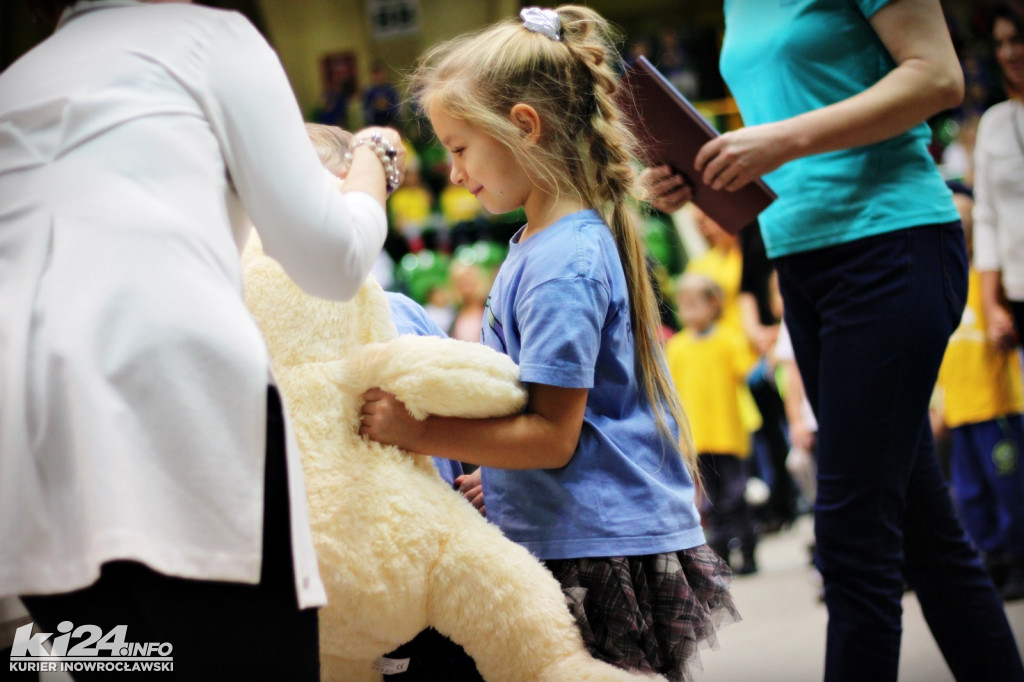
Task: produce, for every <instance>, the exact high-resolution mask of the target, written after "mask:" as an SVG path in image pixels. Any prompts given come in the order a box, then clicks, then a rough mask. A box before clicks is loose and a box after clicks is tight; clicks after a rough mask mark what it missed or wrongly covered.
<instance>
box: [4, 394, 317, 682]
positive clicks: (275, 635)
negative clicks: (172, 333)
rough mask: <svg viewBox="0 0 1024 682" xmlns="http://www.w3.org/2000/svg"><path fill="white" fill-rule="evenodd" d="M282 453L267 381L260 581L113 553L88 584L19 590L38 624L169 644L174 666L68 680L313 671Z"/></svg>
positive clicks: (282, 676)
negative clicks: (58, 590)
mask: <svg viewBox="0 0 1024 682" xmlns="http://www.w3.org/2000/svg"><path fill="white" fill-rule="evenodd" d="M284 453H285V440H284V420H283V417H282V412H281V402H280V399H279V397H278V395H277V391H276V390H275V389H274V388H273V387H270V390H269V394H268V399H267V462H266V472H265V478H266V487H265V492H264V511H263V514H264V518H263V564H262V569H261V575H260V582H259V584H257V585H246V584H241V583H228V582H214V581H202V580H188V579H184V578H175V577H170V576H166V575H162V574H160V573H157V572H156V571H153V570H152V569H150V568H148V567H146V566H144V565H143V564H140V563H137V562H133V561H112V562H109V563H106V564H104V565H103V567H102V569H101V573H100V577H99V579H98V580H97V581H96V582H95V583H93V584H92V585H90V586H89V587H86V588H83V589H80V590H76V591H74V592H68V593H65V594H54V595H45V596H22V601H23V602H24V604H25V607H26V608H27V609H28V610H29V613H31V614H32V617H33V619H34V620H35V622H36V625H37V626H38V627H39V628H41V629H42V630H43V631H44V632H52V633H57V632H58V630H57V625H58V624H59V623H60V622H61V621H65V620H69V621H71V622H72V623H74V624H75V627H76V628H77V627H78V626H79V625H86V624H88V625H96V626H98V627H99V628H100V629H101V630H102V631H103V633H104V634H106V633H108V632H109V631H110V630H111V629H113V628H114V627H115V626H117V625H126V626H127V632H126V641H127V642H158V643H162V642H167V643H169V644H170V645H171V646H172V647H173V650H172V652H171V654H170V655H171V657H172V658H173V672H153V673H149V674H148V675H147V674H146V673H112V672H100V673H96V672H93V673H74V679H75V680H109V679H112V678H113V677H121V676H123V677H124V678H125V679H126V680H137V679H148V678H152V679H154V680H162V681H163V682H169V681H170V680H188V681H189V682H192V681H193V680H211V681H212V680H218V681H219V680H289V681H306V680H308V681H310V682H312V681H315V680H319V679H320V657H319V642H318V623H317V612H316V610H315V609H306V610H300V609H299V607H298V602H297V600H296V595H295V580H294V576H293V567H292V551H291V529H290V525H289V512H288V475H287V469H286V468H285V456H284ZM55 636H56V634H55ZM51 641H52V638H51ZM79 641H81V640H80V639H79V638H76V639H75V640H73V641H72V644H75V643H77V642H79Z"/></svg>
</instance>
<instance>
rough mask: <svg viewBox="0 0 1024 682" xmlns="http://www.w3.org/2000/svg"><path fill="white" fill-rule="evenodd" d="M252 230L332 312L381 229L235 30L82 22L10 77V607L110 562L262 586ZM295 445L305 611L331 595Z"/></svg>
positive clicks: (4, 256) (6, 257) (171, 12)
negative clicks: (323, 158) (249, 281)
mask: <svg viewBox="0 0 1024 682" xmlns="http://www.w3.org/2000/svg"><path fill="white" fill-rule="evenodd" d="M243 207H244V209H243ZM246 212H248V214H249V216H250V217H251V219H252V222H253V224H255V226H256V229H257V230H258V231H259V232H260V234H261V237H262V240H263V244H264V248H265V250H266V252H267V253H268V254H269V255H271V256H272V257H274V258H276V259H278V260H279V261H280V262H281V263H282V265H284V267H285V268H286V270H287V271H288V273H289V274H290V275H291V276H292V277H293V278H294V279H295V280H296V281H297V282H298V283H299V284H300V285H301V286H303V287H304V288H305V289H306V290H308V291H309V292H311V293H313V294H317V295H320V296H324V297H329V298H335V299H344V298H347V297H350V296H351V295H352V294H354V293H355V291H356V289H357V288H358V286H359V284H360V283H361V282H362V280H363V279H364V277H365V276H366V274H367V272H368V271H369V270H370V268H371V267H372V265H373V262H374V259H375V257H376V255H377V253H378V252H379V250H380V247H381V245H382V244H383V241H384V236H385V233H386V229H387V227H386V218H385V215H384V212H383V209H382V208H381V207H380V206H379V205H378V204H377V203H376V202H375V201H374V200H373V198H372V197H370V196H369V195H366V194H361V193H349V194H344V195H343V194H341V193H340V192H338V190H337V188H336V186H335V184H334V182H333V181H332V178H331V176H330V175H329V174H328V173H327V172H326V171H325V170H324V169H323V168H322V166H321V165H320V163H319V161H318V160H317V157H316V154H315V152H314V151H313V148H312V145H311V143H310V142H309V139H308V137H307V136H306V133H305V130H304V128H303V125H302V120H301V115H300V113H299V109H298V106H297V104H296V102H295V98H294V95H293V94H292V91H291V89H290V87H289V84H288V82H287V79H286V77H285V75H284V71H283V70H282V68H281V65H280V62H279V61H278V59H277V56H276V55H275V54H274V52H273V50H272V49H271V48H270V46H269V45H267V43H266V42H265V41H264V40H263V38H262V37H261V36H260V35H259V34H258V32H257V31H256V30H255V29H254V28H253V26H252V25H251V24H250V23H249V22H248V21H247V20H246V19H244V18H243V17H242V16H241V15H238V14H235V13H231V12H225V11H221V10H215V9H211V8H207V7H200V6H193V5H189V4H166V3H154V4H146V3H138V2H135V1H134V0H99V1H96V2H79V3H78V4H77V5H75V6H74V7H72V8H71V9H70V10H68V11H67V12H66V13H65V14H64V16H63V17H62V19H61V22H60V24H59V25H58V28H57V30H56V32H55V33H54V35H53V36H51V37H50V38H49V39H47V40H46V41H44V42H43V43H42V44H40V45H39V46H37V47H36V48H35V49H33V50H32V51H31V52H29V53H28V54H26V55H25V56H23V57H22V58H21V59H20V60H19V61H18V62H16V63H15V64H14V65H12V66H11V67H10V68H9V69H8V70H7V71H5V72H4V73H3V74H2V75H0V596H2V595H8V594H34V593H53V592H64V591H68V590H72V589H76V588H79V587H82V586H85V585H87V584H89V583H91V582H92V581H93V580H94V579H95V578H96V577H97V576H98V574H99V567H100V565H101V564H102V563H103V562H105V561H108V560H112V559H132V560H137V561H140V562H143V563H145V564H147V565H149V566H150V567H152V568H153V569H155V570H157V571H160V572H162V573H165V574H169V575H174V576H182V577H188V578H196V579H207V580H227V581H239V582H248V583H255V582H258V580H259V577H260V560H261V529H262V519H263V474H264V469H263V466H264V459H265V457H264V444H265V443H264V441H265V428H266V400H267V382H268V378H270V379H269V380H272V377H271V375H270V369H269V360H268V357H267V351H266V347H265V345H264V343H263V340H262V337H261V335H260V332H259V330H258V328H257V326H256V324H255V323H254V321H253V319H252V318H251V316H250V315H249V312H248V310H247V309H246V307H245V305H244V301H243V298H242V278H241V271H240V265H239V251H240V248H241V245H242V244H243V243H244V241H245V238H246V236H247V231H248V227H246V226H247V225H248V224H249V223H248V221H247V220H246ZM293 445H294V440H289V446H290V447H289V449H288V475H289V481H288V483H289V494H290V500H291V521H292V543H293V556H294V565H295V575H296V589H297V593H298V598H299V603H300V605H302V606H304V607H305V606H313V605H319V604H322V603H324V601H325V595H324V591H323V587H322V585H321V583H320V579H319V575H318V572H317V566H316V558H315V556H314V554H313V545H312V540H311V534H310V530H309V524H308V520H307V515H306V506H305V505H306V497H305V491H304V486H303V482H302V470H301V468H300V463H299V457H298V452H297V450H296V449H295V448H294V447H292V446H293Z"/></svg>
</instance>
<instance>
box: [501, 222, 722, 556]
mask: <svg viewBox="0 0 1024 682" xmlns="http://www.w3.org/2000/svg"><path fill="white" fill-rule="evenodd" d="M521 234H522V230H520V231H519V233H517V234H516V236H515V237H513V238H512V241H511V245H510V249H509V254H508V257H507V258H506V260H505V262H504V263H503V264H502V266H501V269H500V270H499V272H498V275H497V277H496V278H495V282H494V286H493V288H492V289H491V295H490V298H489V299H488V302H487V310H486V312H485V314H484V323H483V342H484V343H485V344H487V345H488V346H490V347H491V348H495V349H497V350H499V351H501V352H503V353H507V354H508V355H509V356H510V357H511V358H512V359H513V360H515V361H516V362H517V363H518V364H519V369H520V373H521V378H522V380H523V382H524V383H541V384H547V385H551V386H561V387H566V388H587V389H589V395H588V397H587V406H586V412H585V414H584V418H583V428H582V431H581V433H580V439H579V445H578V446H577V448H576V452H575V453H574V454H573V456H572V459H571V460H570V461H569V464H568V465H566V466H565V467H563V468H561V469H531V470H525V471H511V470H505V469H492V468H486V469H484V471H483V484H484V499H485V500H486V502H487V517H488V519H489V520H490V521H491V522H493V523H495V524H497V526H498V527H499V528H501V530H502V531H503V532H504V533H505V535H506V536H508V537H509V538H510V539H511V540H513V541H515V542H517V543H519V544H521V545H523V546H524V547H526V548H527V549H528V550H530V551H531V552H532V553H533V554H534V555H535V556H537V557H538V558H540V559H568V558H580V557H596V556H635V555H640V554H654V553H658V552H672V551H678V550H681V549H688V548H690V547H695V546H697V545H700V544H703V542H704V534H703V532H702V531H701V526H700V517H699V515H698V513H697V509H696V507H695V506H694V500H693V493H694V491H693V482H692V481H691V479H690V476H689V474H688V472H687V471H686V466H685V464H684V462H683V459H682V457H681V455H680V454H679V452H678V449H677V448H675V447H674V446H673V443H672V442H670V441H669V440H668V439H665V438H664V437H663V435H662V433H661V432H660V431H659V430H658V427H657V423H656V421H655V417H654V413H653V411H652V408H651V407H650V406H649V405H648V404H647V402H646V400H645V399H643V398H642V393H643V391H642V389H641V387H640V385H639V384H638V382H637V377H636V374H635V371H634V353H633V333H632V330H631V325H630V315H629V296H628V294H627V291H626V279H625V276H624V274H623V271H622V265H621V262H620V261H619V254H618V250H617V248H616V246H615V241H614V239H613V237H612V234H611V232H610V231H609V229H608V227H607V226H606V225H605V224H604V222H603V221H602V220H601V218H600V216H599V215H598V214H597V212H595V211H592V210H587V211H581V212H579V213H575V214H572V215H569V216H566V217H565V218H562V219H561V220H559V221H558V222H556V223H555V224H554V225H552V226H550V227H548V228H547V229H545V230H543V231H541V232H539V233H537V234H535V235H533V236H531V237H530V238H529V239H527V240H525V241H523V242H520V241H519V237H520V235H521Z"/></svg>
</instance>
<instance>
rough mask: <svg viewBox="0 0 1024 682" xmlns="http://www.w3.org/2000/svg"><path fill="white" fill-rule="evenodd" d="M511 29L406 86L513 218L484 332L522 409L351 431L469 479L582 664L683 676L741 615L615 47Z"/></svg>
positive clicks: (578, 29)
mask: <svg viewBox="0 0 1024 682" xmlns="http://www.w3.org/2000/svg"><path fill="white" fill-rule="evenodd" d="M521 18H522V19H523V21H515V20H511V21H505V22H502V23H499V24H497V25H495V26H492V27H490V28H488V29H485V30H484V31H481V32H479V33H476V34H472V35H468V36H464V37H461V38H457V39H455V40H453V41H449V42H447V43H444V44H442V45H440V46H438V47H437V48H435V49H434V50H432V51H431V52H430V53H429V54H428V55H427V57H426V58H425V59H424V61H423V62H422V63H421V65H420V66H419V67H418V69H417V72H416V74H415V77H414V84H413V85H414V92H415V93H416V97H417V99H418V100H419V102H418V103H419V104H420V106H421V107H422V110H423V111H425V112H427V114H428V116H429V118H430V121H431V124H432V125H433V128H434V131H435V132H436V134H437V137H438V139H439V140H440V141H441V143H442V144H443V145H444V146H445V147H446V148H447V149H449V150H450V151H451V153H452V156H453V167H452V175H451V177H452V180H453V181H454V182H456V183H458V184H462V185H464V186H465V187H466V188H467V189H469V191H470V192H472V193H473V194H474V195H475V196H476V197H477V198H478V199H479V200H480V202H481V203H482V204H483V206H484V208H486V209H487V210H488V211H489V212H491V213H495V214H500V213H507V212H509V211H512V210H514V209H518V208H520V207H522V208H523V209H524V211H525V214H526V218H527V221H528V222H527V224H526V225H525V226H524V227H522V228H521V229H520V230H519V231H518V232H517V233H516V235H515V236H514V237H513V239H512V240H511V244H510V250H509V255H508V257H507V259H506V260H505V262H504V263H503V265H502V266H501V269H500V271H499V273H498V275H497V277H496V279H495V282H494V285H493V287H492V289H491V294H490V299H489V304H488V306H487V310H486V313H485V318H484V324H483V335H482V336H483V341H484V343H486V344H487V345H489V346H490V347H492V348H496V349H498V350H501V351H502V352H505V353H507V354H508V355H509V356H510V357H511V358H512V359H513V360H515V361H516V362H517V363H518V364H519V367H520V371H521V377H522V380H523V382H524V383H526V384H527V385H528V387H529V393H530V397H529V404H528V407H527V410H526V411H525V412H524V413H523V414H520V415H515V416H512V417H507V418H502V419H483V420H462V419H448V418H438V417H430V418H427V419H426V420H424V421H422V422H417V421H415V420H414V419H412V417H411V416H409V414H408V412H407V411H406V410H405V408H404V406H403V405H402V404H401V403H400V402H398V401H397V400H395V398H394V396H391V395H389V394H387V393H384V392H383V391H380V390H379V389H372V390H370V391H367V393H366V394H365V398H366V404H365V406H364V408H363V424H362V427H361V428H360V433H362V434H364V435H367V436H369V437H370V438H373V439H375V440H378V441H381V442H385V443H390V444H395V445H399V446H400V447H403V448H405V449H407V450H411V451H415V452H430V453H437V454H440V455H443V456H446V457H450V458H452V459H459V460H461V461H468V462H472V463H475V464H479V465H482V466H483V467H485V468H484V470H483V486H484V494H485V496H486V499H487V515H488V518H489V519H490V520H491V521H492V522H494V523H495V524H497V525H498V526H499V527H500V528H501V530H502V531H503V532H504V533H505V534H506V536H508V537H509V538H510V539H512V540H514V541H516V542H518V543H520V544H522V545H523V546H524V547H526V548H527V549H529V550H530V551H531V552H533V553H534V555H536V556H537V557H538V558H540V559H541V560H543V561H545V563H546V565H547V566H548V567H549V568H550V569H551V571H552V573H553V574H554V575H555V577H556V578H557V579H558V580H559V581H560V582H561V584H562V586H563V589H564V590H565V592H566V596H567V602H568V603H569V604H570V608H571V610H572V611H573V613H574V615H575V616H576V618H577V622H578V623H579V625H580V629H581V633H582V635H583V638H584V641H586V643H587V645H588V648H589V649H590V650H591V652H592V653H594V655H596V656H598V657H599V658H602V659H604V660H607V661H609V662H612V663H614V664H617V665H619V666H621V667H624V668H631V669H639V670H644V671H656V672H659V673H661V674H664V675H666V676H667V677H669V678H670V679H674V680H681V679H684V678H686V677H687V667H688V663H689V662H690V661H691V660H692V658H693V657H695V656H696V654H697V644H698V643H699V642H701V641H711V642H713V641H714V640H713V637H714V632H715V630H716V628H717V625H718V624H719V623H721V622H723V619H725V620H729V619H732V618H735V617H736V616H737V614H736V611H735V609H734V607H733V604H732V599H731V597H730V595H729V593H728V589H727V586H726V576H727V575H728V568H727V567H726V565H725V564H724V562H722V561H721V560H720V559H719V558H718V557H717V556H716V555H715V554H714V553H713V552H712V551H711V550H710V549H709V548H708V547H707V545H705V544H704V537H703V531H702V529H701V525H700V518H699V515H698V513H697V509H696V506H695V504H694V486H693V481H692V479H691V477H690V474H689V472H688V469H687V461H686V457H685V456H684V455H690V454H691V449H690V447H689V444H688V440H689V439H688V437H687V435H686V422H685V418H684V417H683V415H682V412H681V408H680V407H679V405H678V399H677V398H676V396H675V391H674V389H673V387H672V384H671V380H670V378H669V377H668V375H667V372H666V371H665V366H664V358H663V355H662V354H661V351H660V347H659V344H658V340H657V330H658V327H659V317H658V311H657V306H656V303H655V298H654V295H653V292H652V289H651V283H650V281H649V279H648V278H647V275H646V267H645V262H644V251H643V244H642V240H641V237H640V234H639V231H638V228H637V225H636V224H635V222H634V220H633V219H632V214H631V212H630V211H629V208H628V203H627V202H628V200H629V199H630V197H631V195H633V193H634V188H635V187H636V186H637V182H636V176H635V171H634V167H633V165H632V159H633V150H634V148H635V147H634V144H635V142H634V140H633V138H632V136H631V134H630V133H629V131H628V130H627V129H626V128H625V126H624V125H623V124H622V122H621V118H620V112H619V109H618V106H617V104H616V101H615V96H616V90H617V87H618V86H617V80H616V76H615V72H614V71H613V66H614V65H615V64H616V63H617V55H615V53H614V51H613V50H612V48H611V47H610V39H611V35H610V29H609V26H608V24H607V22H605V21H604V19H602V18H601V17H600V16H599V15H598V14H596V13H595V12H593V11H591V10H589V9H587V8H584V7H575V6H565V7H561V8H559V9H558V10H541V9H538V8H529V9H525V10H523V11H522V13H521ZM620 253H621V254H622V256H621V257H620ZM680 432H682V439H683V441H684V443H686V445H684V446H683V448H682V450H683V452H681V451H680V444H679V441H680ZM486 598H487V597H486V595H481V599H482V600H486Z"/></svg>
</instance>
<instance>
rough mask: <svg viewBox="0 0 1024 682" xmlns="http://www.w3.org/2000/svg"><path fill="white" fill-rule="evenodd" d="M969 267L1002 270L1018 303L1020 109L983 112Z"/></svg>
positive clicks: (1023, 174) (1023, 210) (1022, 263)
mask: <svg viewBox="0 0 1024 682" xmlns="http://www.w3.org/2000/svg"><path fill="white" fill-rule="evenodd" d="M973 218H974V267H975V269H976V270H978V271H986V270H1000V271H1002V275H1001V278H1002V282H1003V289H1004V290H1005V291H1006V296H1007V298H1009V299H1010V300H1011V301H1024V105H1022V104H1021V103H1020V102H1018V101H1016V100H1007V101H1005V102H1000V103H999V104H996V105H994V106H992V107H991V108H989V110H988V111H986V112H985V114H984V115H983V116H982V117H981V121H980V122H979V123H978V136H977V140H976V142H975V146H974V212H973Z"/></svg>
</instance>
